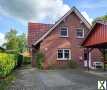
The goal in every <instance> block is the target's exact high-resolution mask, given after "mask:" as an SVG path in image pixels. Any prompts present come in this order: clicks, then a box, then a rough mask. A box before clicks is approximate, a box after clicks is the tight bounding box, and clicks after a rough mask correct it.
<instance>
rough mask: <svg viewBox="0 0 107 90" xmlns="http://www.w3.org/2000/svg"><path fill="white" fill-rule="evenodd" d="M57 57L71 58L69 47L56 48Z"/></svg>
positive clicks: (59, 58) (61, 58) (60, 58)
mask: <svg viewBox="0 0 107 90" xmlns="http://www.w3.org/2000/svg"><path fill="white" fill-rule="evenodd" d="M57 59H58V60H70V59H71V52H70V49H58V53H57Z"/></svg>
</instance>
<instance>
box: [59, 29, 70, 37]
mask: <svg viewBox="0 0 107 90" xmlns="http://www.w3.org/2000/svg"><path fill="white" fill-rule="evenodd" d="M60 36H61V37H68V28H67V27H61V30H60Z"/></svg>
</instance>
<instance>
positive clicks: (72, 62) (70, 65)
mask: <svg viewBox="0 0 107 90" xmlns="http://www.w3.org/2000/svg"><path fill="white" fill-rule="evenodd" d="M68 65H69V67H70V68H77V67H78V63H77V62H76V61H75V60H69V62H68Z"/></svg>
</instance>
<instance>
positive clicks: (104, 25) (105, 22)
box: [81, 20, 107, 46]
mask: <svg viewBox="0 0 107 90" xmlns="http://www.w3.org/2000/svg"><path fill="white" fill-rule="evenodd" d="M96 25H102V26H103V31H104V30H105V31H106V30H107V21H104V20H103V21H102V20H98V21H96V22H95V23H94V25H93V26H92V29H91V30H90V32H89V33H88V34H87V36H86V38H85V39H84V40H83V42H82V43H81V46H84V44H85V42H86V41H87V39H88V38H89V37H90V36H91V35H92V33H93V32H94V31H95V30H96V29H94V28H95V26H96ZM99 29H102V28H99ZM103 31H102V32H103ZM100 33H101V32H100ZM105 34H106V32H105ZM103 37H104V36H103Z"/></svg>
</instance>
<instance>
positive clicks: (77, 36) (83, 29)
mask: <svg viewBox="0 0 107 90" xmlns="http://www.w3.org/2000/svg"><path fill="white" fill-rule="evenodd" d="M78 29H81V30H82V33H83V35H82V36H78V35H77V31H78ZM84 36H85V32H84V29H83V28H77V29H76V37H77V38H84Z"/></svg>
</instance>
